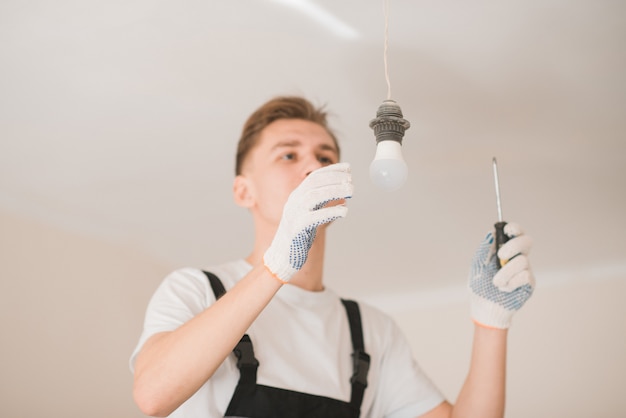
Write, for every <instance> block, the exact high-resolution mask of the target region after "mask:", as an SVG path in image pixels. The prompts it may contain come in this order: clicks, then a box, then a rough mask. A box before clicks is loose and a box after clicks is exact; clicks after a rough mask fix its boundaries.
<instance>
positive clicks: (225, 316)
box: [133, 163, 352, 416]
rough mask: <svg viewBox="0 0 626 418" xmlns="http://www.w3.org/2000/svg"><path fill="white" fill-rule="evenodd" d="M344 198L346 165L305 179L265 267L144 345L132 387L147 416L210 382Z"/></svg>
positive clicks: (348, 190)
mask: <svg viewBox="0 0 626 418" xmlns="http://www.w3.org/2000/svg"><path fill="white" fill-rule="evenodd" d="M350 196H352V183H351V175H350V168H349V165H348V164H345V163H344V164H334V165H330V166H326V167H324V168H320V169H318V170H316V171H314V172H312V173H311V174H309V176H308V177H307V178H306V179H305V180H303V181H302V183H301V184H300V185H299V186H298V187H297V188H296V189H295V190H294V191H293V192H292V193H291V194H290V196H289V198H288V199H287V202H286V203H285V207H284V209H283V214H282V218H281V221H280V223H279V225H278V228H277V231H276V234H275V236H274V237H273V240H272V243H271V244H270V246H269V248H268V249H267V250H266V251H265V253H264V256H263V262H262V263H259V264H258V265H257V266H255V267H254V268H253V269H252V271H251V272H250V273H248V274H247V275H246V276H245V277H244V278H242V279H241V280H240V281H239V282H238V283H237V284H236V285H235V286H233V288H232V289H230V290H229V291H228V292H226V294H225V295H224V296H222V297H221V298H220V299H219V300H217V301H216V302H215V303H214V304H213V305H212V306H210V307H209V308H207V309H206V310H204V311H203V312H202V313H200V314H198V315H197V316H195V317H194V318H192V319H191V320H189V321H188V322H186V323H185V324H184V325H182V326H181V327H179V328H178V329H176V330H175V331H171V332H163V333H158V334H155V335H153V336H152V337H150V338H149V339H148V340H147V341H146V343H145V344H144V345H143V347H142V349H141V351H140V352H139V355H138V356H137V361H136V363H135V374H134V386H133V396H134V398H135V402H136V403H137V405H138V406H139V408H140V409H141V410H142V411H143V412H144V413H145V414H147V415H150V416H167V415H169V414H170V413H171V412H173V411H174V410H175V409H176V408H178V407H179V406H180V405H181V404H182V403H183V402H185V401H186V400H187V399H189V397H190V396H192V395H193V394H194V393H195V392H196V391H197V390H198V389H199V388H200V387H201V386H202V385H203V384H204V383H205V382H206V381H207V380H208V379H210V378H211V376H213V373H215V371H216V370H217V368H218V367H219V366H220V365H221V364H222V362H223V361H224V359H226V357H227V356H228V355H229V354H230V352H231V351H232V350H233V348H234V347H235V346H236V345H237V343H238V342H239V340H240V339H241V337H242V335H243V334H244V333H245V332H246V330H247V329H248V328H249V327H250V325H251V324H252V323H253V322H254V320H255V319H256V318H257V317H258V316H259V314H260V313H261V311H263V309H264V308H265V307H266V306H267V305H268V304H269V302H270V301H271V300H272V298H273V297H274V295H275V294H276V292H277V291H278V289H280V286H281V285H282V284H283V283H287V281H289V280H290V279H291V277H292V276H293V275H294V274H296V273H297V272H298V271H299V270H300V269H301V268H302V266H303V264H304V263H305V262H306V260H307V256H308V253H309V250H310V249H311V245H312V244H313V239H314V237H315V231H316V229H317V228H318V227H319V226H320V225H323V224H327V223H329V222H331V221H333V220H335V219H338V218H343V217H344V216H345V215H346V212H347V208H346V207H345V206H343V205H339V206H325V204H326V203H327V202H331V201H336V200H339V199H345V198H347V197H350ZM304 237H308V238H310V239H305V238H304ZM294 260H295V261H294ZM277 325H278V324H277Z"/></svg>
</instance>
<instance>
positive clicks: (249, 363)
mask: <svg viewBox="0 0 626 418" xmlns="http://www.w3.org/2000/svg"><path fill="white" fill-rule="evenodd" d="M204 273H205V274H206V275H207V277H208V278H209V282H210V283H211V288H212V289H213V293H215V298H216V299H218V298H220V297H221V296H222V295H223V294H224V293H226V290H225V289H224V286H223V285H222V282H221V281H220V280H219V279H218V278H217V276H215V275H214V274H212V273H209V272H206V271H205V272H204ZM341 301H342V303H343V305H344V306H345V308H346V312H347V314H348V321H349V323H350V334H351V336H352V346H353V348H354V353H353V354H352V359H353V366H354V373H353V375H352V378H351V379H350V383H351V384H352V395H351V398H350V402H344V401H340V400H338V399H332V398H327V397H325V396H317V395H311V394H308V393H300V392H294V391H290V390H286V389H280V388H274V387H269V386H264V385H257V383H256V372H257V368H258V367H259V362H258V360H257V359H256V358H255V357H254V350H253V347H252V341H250V337H249V336H248V335H247V334H245V335H244V336H243V337H242V338H241V340H240V341H239V343H237V346H236V347H235V349H234V350H233V352H234V353H235V356H236V357H237V368H238V369H239V373H240V377H239V383H237V387H236V388H235V393H234V394H233V397H232V399H231V400H230V404H229V405H228V409H227V410H226V415H225V417H245V418H358V417H359V415H360V409H361V402H362V401H363V393H364V392H365V388H366V387H367V372H368V370H369V363H370V357H369V355H368V354H367V353H365V348H364V345H363V331H362V328H361V315H360V312H359V305H357V303H356V302H354V301H350V300H344V299H342V300H341Z"/></svg>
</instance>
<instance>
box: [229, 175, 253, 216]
mask: <svg viewBox="0 0 626 418" xmlns="http://www.w3.org/2000/svg"><path fill="white" fill-rule="evenodd" d="M233 198H234V200H235V203H236V204H237V205H238V206H241V207H242V208H248V209H249V208H251V207H252V205H253V204H254V199H253V197H252V193H251V190H250V184H249V181H248V179H247V178H246V177H244V176H242V175H238V176H237V177H235V181H234V182H233Z"/></svg>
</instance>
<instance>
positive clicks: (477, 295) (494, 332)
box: [423, 223, 535, 418]
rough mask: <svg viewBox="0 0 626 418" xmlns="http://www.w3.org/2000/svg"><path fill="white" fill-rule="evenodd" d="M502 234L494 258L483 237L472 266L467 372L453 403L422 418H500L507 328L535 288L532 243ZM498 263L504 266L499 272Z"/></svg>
mask: <svg viewBox="0 0 626 418" xmlns="http://www.w3.org/2000/svg"><path fill="white" fill-rule="evenodd" d="M504 232H505V233H506V234H507V235H508V236H509V237H510V238H511V239H510V240H509V241H508V242H507V243H506V244H505V245H503V246H502V247H501V248H500V250H499V251H498V252H497V254H496V252H495V249H494V242H493V236H492V234H488V235H487V237H486V238H485V240H484V241H483V243H482V244H481V245H480V247H479V248H478V250H477V251H476V254H475V255H474V259H473V261H472V269H471V272H470V281H469V287H470V290H471V308H472V318H473V320H474V323H475V326H474V342H473V346H472V357H471V362H470V369H469V373H468V375H467V378H466V380H465V383H464V384H463V387H462V388H461V392H460V393H459V396H458V398H457V401H456V404H455V405H450V404H449V403H447V402H444V403H442V404H441V405H439V406H438V407H437V408H435V409H433V410H432V411H430V412H429V413H427V414H425V415H424V416H423V417H424V418H443V417H455V418H456V417H463V418H466V417H469V418H471V417H479V418H501V417H503V416H504V405H505V392H506V352H507V336H508V328H509V326H510V325H511V320H512V318H513V315H514V314H515V312H517V311H518V310H519V309H520V308H521V307H522V306H523V305H524V303H525V302H526V301H527V300H528V298H530V296H531V295H532V293H533V290H534V286H535V279H534V276H533V274H532V272H531V270H530V265H529V263H528V257H527V256H528V252H529V251H530V246H531V243H532V240H531V239H530V238H529V237H527V236H525V235H523V233H522V230H521V228H520V227H519V225H517V224H514V223H509V224H507V225H506V226H505V230H504ZM500 260H506V261H507V262H506V263H505V264H504V266H503V267H502V268H500Z"/></svg>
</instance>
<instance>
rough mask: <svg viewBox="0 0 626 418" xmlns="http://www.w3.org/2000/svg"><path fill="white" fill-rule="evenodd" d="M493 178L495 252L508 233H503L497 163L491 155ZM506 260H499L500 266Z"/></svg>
mask: <svg viewBox="0 0 626 418" xmlns="http://www.w3.org/2000/svg"><path fill="white" fill-rule="evenodd" d="M493 178H494V181H495V186H496V205H497V207H498V222H496V223H495V225H494V226H495V228H496V254H497V253H498V250H499V249H500V247H502V246H503V245H504V243H505V242H507V241H508V240H509V237H508V235H506V234H505V233H504V226H505V225H506V222H504V221H503V220H502V204H501V203H500V183H499V181H498V163H497V161H496V157H493ZM507 261H508V260H502V259H501V260H500V267H502V266H504V265H505V264H506V262H507Z"/></svg>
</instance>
